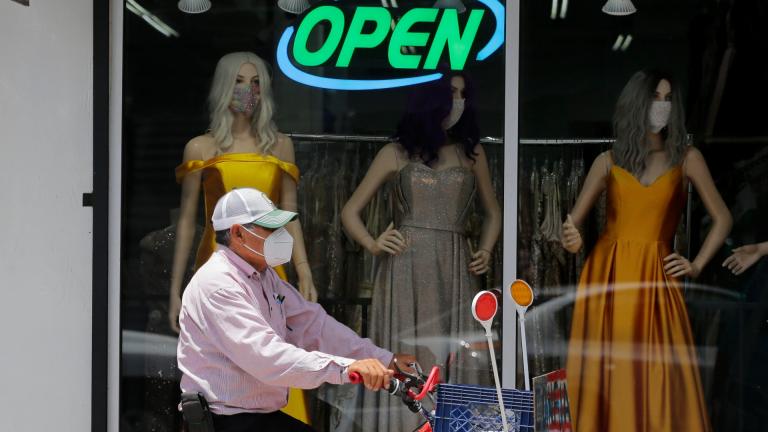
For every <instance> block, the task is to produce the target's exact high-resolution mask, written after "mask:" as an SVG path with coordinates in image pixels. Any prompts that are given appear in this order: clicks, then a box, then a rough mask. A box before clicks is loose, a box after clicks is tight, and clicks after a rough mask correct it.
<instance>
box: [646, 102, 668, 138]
mask: <svg viewBox="0 0 768 432" xmlns="http://www.w3.org/2000/svg"><path fill="white" fill-rule="evenodd" d="M671 113H672V102H670V101H653V102H651V109H650V110H649V112H648V121H649V122H650V125H651V132H653V133H659V132H661V130H662V129H664V128H665V127H667V124H668V123H669V115H670V114H671Z"/></svg>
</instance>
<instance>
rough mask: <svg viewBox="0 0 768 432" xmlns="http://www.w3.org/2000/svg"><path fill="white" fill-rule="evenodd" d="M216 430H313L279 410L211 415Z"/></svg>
mask: <svg viewBox="0 0 768 432" xmlns="http://www.w3.org/2000/svg"><path fill="white" fill-rule="evenodd" d="M213 425H214V427H215V428H216V432H273V431H274V432H315V430H314V429H312V428H311V427H309V426H307V425H306V424H304V423H302V422H300V421H299V420H296V419H295V418H293V417H291V416H289V415H288V414H285V413H283V412H280V411H275V412H272V413H267V414H258V413H242V414H233V415H218V414H214V415H213Z"/></svg>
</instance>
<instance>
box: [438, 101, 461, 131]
mask: <svg viewBox="0 0 768 432" xmlns="http://www.w3.org/2000/svg"><path fill="white" fill-rule="evenodd" d="M462 114H464V99H454V100H453V105H451V112H450V113H448V117H446V118H445V120H443V128H444V129H445V130H448V129H450V128H452V127H453V125H455V124H456V123H458V122H459V119H461V115H462Z"/></svg>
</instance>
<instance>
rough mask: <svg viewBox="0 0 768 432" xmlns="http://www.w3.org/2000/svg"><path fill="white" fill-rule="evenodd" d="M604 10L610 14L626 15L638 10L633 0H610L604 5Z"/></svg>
mask: <svg viewBox="0 0 768 432" xmlns="http://www.w3.org/2000/svg"><path fill="white" fill-rule="evenodd" d="M603 12H605V13H607V14H608V15H614V16H626V15H632V14H633V13H635V12H637V8H635V5H633V4H632V0H608V1H607V2H605V4H604V5H603Z"/></svg>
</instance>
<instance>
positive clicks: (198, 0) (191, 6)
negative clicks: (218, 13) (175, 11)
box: [178, 0, 211, 14]
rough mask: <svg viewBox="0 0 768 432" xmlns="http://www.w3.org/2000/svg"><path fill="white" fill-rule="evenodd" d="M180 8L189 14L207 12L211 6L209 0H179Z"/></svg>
mask: <svg viewBox="0 0 768 432" xmlns="http://www.w3.org/2000/svg"><path fill="white" fill-rule="evenodd" d="M178 7H179V10H180V11H182V12H185V13H188V14H199V13H203V12H207V11H208V9H210V8H211V2H210V1H209V0H179V3H178Z"/></svg>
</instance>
